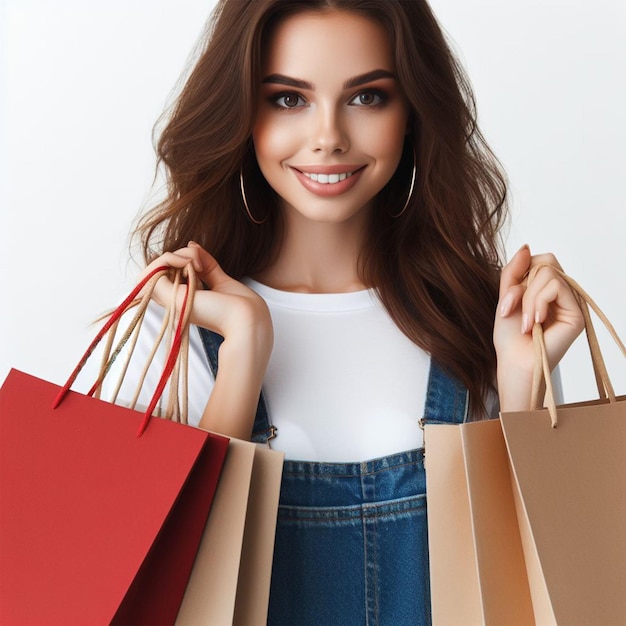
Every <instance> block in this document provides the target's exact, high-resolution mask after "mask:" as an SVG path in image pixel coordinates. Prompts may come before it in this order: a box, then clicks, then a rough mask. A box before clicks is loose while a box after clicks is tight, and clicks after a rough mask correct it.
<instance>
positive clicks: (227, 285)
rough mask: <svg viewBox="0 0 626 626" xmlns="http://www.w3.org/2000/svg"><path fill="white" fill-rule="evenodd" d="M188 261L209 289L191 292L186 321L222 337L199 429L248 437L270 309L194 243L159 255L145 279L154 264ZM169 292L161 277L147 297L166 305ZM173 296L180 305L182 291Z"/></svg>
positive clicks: (269, 332)
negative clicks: (216, 366)
mask: <svg viewBox="0 0 626 626" xmlns="http://www.w3.org/2000/svg"><path fill="white" fill-rule="evenodd" d="M189 263H191V264H192V265H193V268H194V269H195V271H196V274H197V276H198V278H200V279H201V280H202V281H203V282H204V283H205V284H206V285H207V287H208V288H209V289H208V290H200V289H198V290H197V291H196V294H195V298H194V303H193V310H192V312H191V322H192V323H193V324H196V325H197V326H202V327H204V328H208V329H209V330H212V331H214V332H217V333H219V334H220V335H222V336H223V337H224V341H223V343H222V345H221V346H220V351H219V362H220V367H219V370H218V375H217V377H216V380H215V386H214V388H213V391H212V393H211V396H210V398H209V402H208V404H207V407H206V409H205V411H204V415H203V417H202V419H201V421H200V426H201V427H202V428H205V429H207V430H212V431H215V432H220V433H222V434H225V435H229V436H232V437H238V438H241V439H249V437H250V432H251V428H252V424H253V421H254V416H255V414H256V407H257V403H258V399H259V393H260V390H261V385H262V383H263V377H264V376H265V370H266V368H267V363H268V361H269V357H270V354H271V351H272V346H273V341H274V334H273V327H272V319H271V316H270V312H269V309H268V308H267V305H266V303H265V301H264V300H263V299H262V298H261V297H260V296H259V295H258V294H257V293H256V292H254V291H253V290H252V289H250V288H249V287H246V286H245V285H244V284H243V283H241V282H239V281H237V280H235V279H233V278H231V277H230V276H228V274H226V273H225V272H224V270H222V268H221V267H220V266H219V264H218V263H217V261H216V260H215V258H214V257H212V256H211V255H210V254H209V253H208V252H207V251H206V250H204V249H203V248H202V247H200V246H199V245H198V244H196V243H194V242H190V243H189V245H188V246H187V247H186V248H181V249H180V250H176V251H175V252H166V253H164V254H162V255H161V256H160V257H158V258H157V259H155V260H154V261H152V263H150V265H148V267H147V268H146V270H145V272H144V275H145V274H147V273H149V272H150V271H151V270H153V269H155V268H157V267H159V266H163V265H168V266H170V267H173V268H184V267H186V266H187V265H189ZM172 289H174V285H173V283H172V281H171V280H170V279H169V278H168V277H167V276H164V277H162V278H161V279H159V281H158V282H157V285H156V288H155V290H154V292H153V296H152V297H153V299H154V300H156V301H157V302H158V303H159V304H161V305H162V306H166V305H167V303H168V302H170V300H171V297H172ZM176 297H177V299H178V300H179V303H180V302H182V298H183V289H182V287H180V288H179V293H178V294H177V295H176Z"/></svg>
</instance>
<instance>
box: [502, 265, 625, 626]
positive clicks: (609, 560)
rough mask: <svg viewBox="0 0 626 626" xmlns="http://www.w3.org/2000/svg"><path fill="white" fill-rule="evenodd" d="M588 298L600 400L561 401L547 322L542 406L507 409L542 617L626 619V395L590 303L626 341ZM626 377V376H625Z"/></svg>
mask: <svg viewBox="0 0 626 626" xmlns="http://www.w3.org/2000/svg"><path fill="white" fill-rule="evenodd" d="M563 277H564V279H565V280H566V281H567V282H568V284H569V285H570V286H571V288H572V290H573V291H574V293H575V294H576V295H577V297H578V299H579V302H580V304H581V309H582V311H583V315H584V317H585V328H586V333H587V340H588V343H589V348H590V351H591V356H592V364H593V369H594V372H595V376H596V382H597V385H598V393H599V399H598V400H592V401H588V402H579V403H576V404H569V405H562V406H559V407H557V406H556V405H555V401H554V393H553V390H552V383H551V380H550V370H549V364H548V359H547V353H546V347H545V342H544V339H543V330H542V327H541V326H540V325H539V324H535V327H534V328H533V339H534V342H535V346H536V352H537V367H536V371H535V380H534V386H533V400H532V406H533V407H538V406H540V402H539V398H540V396H541V394H540V392H539V390H540V387H541V385H542V384H545V388H546V393H545V402H546V405H547V408H545V409H543V408H537V409H535V410H529V411H521V412H516V413H502V414H501V415H500V420H501V423H502V429H503V431H504V436H505V439H506V445H507V449H508V454H509V461H510V465H511V467H512V474H513V488H514V497H515V502H516V507H517V516H518V522H519V526H520V532H521V536H522V544H523V548H524V554H525V558H526V565H527V571H528V579H529V583H530V590H531V595H532V599H533V606H534V612H535V619H536V622H537V624H541V625H543V624H559V625H564V626H577V625H580V626H587V625H589V624H593V625H594V626H602V625H607V626H609V625H610V626H613V625H616V624H626V398H625V397H623V396H622V397H620V396H616V395H615V391H614V389H613V385H612V383H611V381H610V379H609V376H608V372H607V370H606V365H605V363H604V359H603V357H602V352H601V351H600V346H599V344H598V341H597V336H596V334H595V331H594V329H593V323H592V320H591V317H590V313H589V309H588V307H591V308H592V309H593V310H594V311H595V312H596V314H597V315H598V316H599V317H600V319H601V320H602V322H603V323H604V324H605V326H606V327H607V329H608V330H609V333H610V334H611V335H612V337H613V339H614V340H615V342H616V343H617V345H618V346H619V348H620V349H621V351H622V353H623V354H624V356H626V348H625V347H624V344H623V343H622V342H621V340H620V339H619V337H618V336H617V334H616V332H615V329H614V328H613V327H612V326H611V324H610V323H609V321H608V320H607V319H606V316H604V314H603V313H602V311H601V310H600V309H599V308H598V307H597V305H596V304H595V302H593V300H592V299H591V298H590V297H589V296H588V294H586V293H585V292H584V291H583V290H582V288H581V287H580V286H579V285H578V284H577V283H576V282H575V281H573V280H572V279H571V278H570V277H568V276H565V275H563ZM622 380H623V378H622Z"/></svg>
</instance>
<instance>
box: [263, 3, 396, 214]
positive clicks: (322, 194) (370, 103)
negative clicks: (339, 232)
mask: <svg viewBox="0 0 626 626" xmlns="http://www.w3.org/2000/svg"><path fill="white" fill-rule="evenodd" d="M407 120H408V105H407V103H406V100H405V98H404V96H403V94H402V92H401V90H400V86H399V84H398V82H397V80H396V78H395V67H394V62H393V55H392V50H391V45H390V42H389V38H388V36H387V32H386V31H385V30H384V28H383V27H382V26H381V25H380V24H378V23H377V22H374V21H372V20H370V19H368V18H366V17H363V16H360V15H357V14H355V13H349V12H343V11H332V12H304V13H299V14H297V15H295V16H291V17H288V18H286V19H284V20H283V21H282V22H279V24H278V25H277V26H276V27H275V29H274V31H273V33H272V37H271V39H270V40H269V45H268V48H267V50H265V58H264V63H263V68H262V84H261V97H260V104H259V111H258V114H257V118H256V122H255V126H254V130H253V140H254V147H255V152H256V157H257V161H258V164H259V167H260V169H261V171H262V173H263V175H264V176H265V178H266V180H267V181H268V182H269V184H270V185H271V186H272V188H273V189H274V191H276V193H277V194H278V195H279V196H280V198H281V200H282V201H281V206H282V209H283V211H284V213H285V215H286V216H287V218H289V217H290V216H291V217H294V218H295V217H297V216H301V217H304V218H307V219H309V220H314V221H317V222H335V223H338V222H344V221H346V220H349V219H351V218H354V217H355V216H356V215H360V216H364V215H366V214H367V212H368V211H369V210H370V209H371V207H372V206H373V202H372V201H373V198H374V196H375V195H376V194H377V193H378V192H379V191H380V190H381V189H382V188H383V187H384V186H385V185H386V184H387V182H388V181H389V179H390V178H391V176H392V175H393V173H394V171H395V170H396V167H397V166H398V163H399V161H400V157H401V154H402V147H403V143H404V139H405V134H406V129H407ZM407 185H408V182H407Z"/></svg>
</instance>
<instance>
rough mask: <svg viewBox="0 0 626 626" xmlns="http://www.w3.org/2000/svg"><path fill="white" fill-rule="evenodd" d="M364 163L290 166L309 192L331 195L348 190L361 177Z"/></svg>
mask: <svg viewBox="0 0 626 626" xmlns="http://www.w3.org/2000/svg"><path fill="white" fill-rule="evenodd" d="M366 167H367V166H366V165H358V164H350V165H317V166H302V167H293V166H292V167H291V170H292V171H293V173H294V174H295V175H296V178H297V179H298V180H299V181H300V184H301V185H302V186H303V187H304V188H305V189H306V190H307V191H309V192H310V193H312V194H314V195H316V196H321V197H331V196H340V195H342V194H344V193H346V192H347V191H350V189H352V188H353V187H354V186H355V185H356V184H357V182H358V180H359V179H360V178H361V174H362V173H363V171H364V170H365V168H366Z"/></svg>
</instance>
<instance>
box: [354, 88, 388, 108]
mask: <svg viewBox="0 0 626 626" xmlns="http://www.w3.org/2000/svg"><path fill="white" fill-rule="evenodd" d="M384 100H385V98H384V95H383V94H382V93H380V92H379V91H362V92H361V93H359V94H357V95H356V96H355V97H354V98H353V99H352V100H351V101H350V104H351V105H355V106H363V107H372V106H377V105H379V104H382V103H383V102H384Z"/></svg>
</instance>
